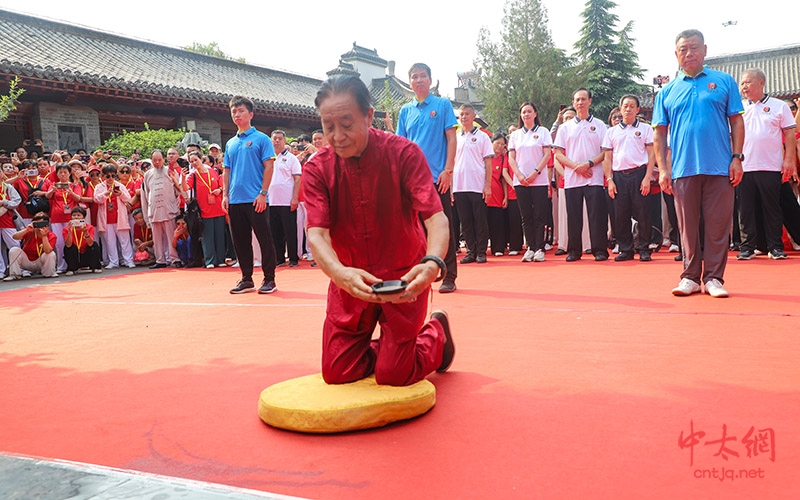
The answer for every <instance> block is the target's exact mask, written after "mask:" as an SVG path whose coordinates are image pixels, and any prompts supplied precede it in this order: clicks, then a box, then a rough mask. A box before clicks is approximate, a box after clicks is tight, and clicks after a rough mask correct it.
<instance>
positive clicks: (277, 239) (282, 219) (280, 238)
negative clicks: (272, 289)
mask: <svg viewBox="0 0 800 500" xmlns="http://www.w3.org/2000/svg"><path fill="white" fill-rule="evenodd" d="M269 226H270V228H271V229H272V241H273V243H274V244H275V257H276V260H277V262H278V263H280V264H283V263H284V262H286V257H285V256H287V255H288V256H289V262H294V263H296V262H297V261H299V260H300V256H299V255H297V212H294V211H292V207H287V206H276V205H272V206H270V207H269Z"/></svg>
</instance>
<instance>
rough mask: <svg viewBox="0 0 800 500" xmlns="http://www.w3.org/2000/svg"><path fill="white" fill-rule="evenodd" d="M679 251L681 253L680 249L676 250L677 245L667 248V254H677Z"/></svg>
mask: <svg viewBox="0 0 800 500" xmlns="http://www.w3.org/2000/svg"><path fill="white" fill-rule="evenodd" d="M680 251H681V249H680V248H678V245H676V244H674V243H673V244H672V245H670V246H669V253H678V252H680Z"/></svg>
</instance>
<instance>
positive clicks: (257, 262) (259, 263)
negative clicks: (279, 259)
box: [253, 260, 261, 267]
mask: <svg viewBox="0 0 800 500" xmlns="http://www.w3.org/2000/svg"><path fill="white" fill-rule="evenodd" d="M253 267H261V261H260V260H257V261H255V262H253Z"/></svg>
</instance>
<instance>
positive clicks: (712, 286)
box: [706, 278, 728, 298]
mask: <svg viewBox="0 0 800 500" xmlns="http://www.w3.org/2000/svg"><path fill="white" fill-rule="evenodd" d="M706 293H707V294H709V295H711V296H712V297H717V298H725V297H727V296H728V291H727V290H725V289H724V288H722V283H720V282H719V280H718V279H716V278H712V279H710V280H708V281H706Z"/></svg>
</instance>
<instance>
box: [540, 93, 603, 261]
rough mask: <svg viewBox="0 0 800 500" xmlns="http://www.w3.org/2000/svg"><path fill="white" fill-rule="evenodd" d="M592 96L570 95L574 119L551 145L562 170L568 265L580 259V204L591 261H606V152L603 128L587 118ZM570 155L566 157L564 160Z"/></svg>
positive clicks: (581, 218) (594, 120)
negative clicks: (567, 236)
mask: <svg viewBox="0 0 800 500" xmlns="http://www.w3.org/2000/svg"><path fill="white" fill-rule="evenodd" d="M591 105H592V94H591V92H589V91H588V90H587V89H585V88H579V89H578V90H576V91H575V93H574V94H573V95H572V106H573V107H574V108H575V111H576V115H575V119H573V120H570V121H568V122H566V123H564V124H563V125H561V126H560V127H558V132H557V133H556V140H555V142H554V143H553V147H554V148H555V154H556V159H557V160H558V161H559V162H560V163H561V165H563V166H564V188H565V189H564V196H565V198H566V201H567V233H568V235H569V242H568V243H567V262H574V261H576V260H580V258H581V232H582V231H583V202H584V200H586V210H587V212H588V215H589V240H590V241H591V244H592V254H594V260H596V261H604V260H608V237H607V231H608V211H607V209H606V198H605V196H606V195H605V192H604V191H603V180H604V178H603V164H602V161H603V159H604V158H605V152H604V151H603V150H602V149H600V146H601V145H602V143H603V138H604V137H605V133H606V124H605V123H603V121H602V120H598V119H596V118H595V117H594V116H593V115H591V114H589V107H590V106H591ZM567 155H569V156H567Z"/></svg>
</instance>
